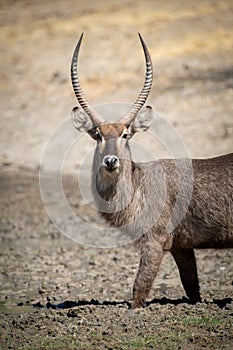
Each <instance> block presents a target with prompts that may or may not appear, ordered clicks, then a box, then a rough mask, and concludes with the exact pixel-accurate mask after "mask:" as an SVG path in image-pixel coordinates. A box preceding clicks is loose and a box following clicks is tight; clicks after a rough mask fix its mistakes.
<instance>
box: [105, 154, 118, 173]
mask: <svg viewBox="0 0 233 350" xmlns="http://www.w3.org/2000/svg"><path fill="white" fill-rule="evenodd" d="M103 165H104V166H105V167H106V168H107V169H109V170H113V169H116V168H117V167H118V166H119V159H118V157H116V156H105V157H104V159H103Z"/></svg>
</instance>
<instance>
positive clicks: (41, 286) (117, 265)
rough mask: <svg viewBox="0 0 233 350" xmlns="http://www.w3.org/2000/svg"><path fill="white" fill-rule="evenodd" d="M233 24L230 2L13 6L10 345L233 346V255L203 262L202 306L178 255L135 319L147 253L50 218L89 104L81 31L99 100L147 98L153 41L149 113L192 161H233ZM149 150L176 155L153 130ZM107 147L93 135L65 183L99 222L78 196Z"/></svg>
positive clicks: (4, 305) (9, 20)
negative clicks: (86, 241) (46, 167)
mask: <svg viewBox="0 0 233 350" xmlns="http://www.w3.org/2000/svg"><path fill="white" fill-rule="evenodd" d="M232 23H233V5H232V1H225V0H223V1H195V2H194V1H179V2H168V1H167V2H166V1H144V2H142V1H141V2H139V1H131V0H128V1H119V0H118V1H113V0H112V1H107V2H106V1H101V0H98V1H95V2H91V1H85V2H83V1H74V0H67V1H65V0H58V1H54V0H50V1H44V2H43V3H39V2H37V1H27V0H22V1H21V0H18V1H12V0H11V1H9V0H8V1H4V0H2V1H1V2H0V42H1V72H0V74H1V80H0V89H1V102H0V104H1V105H0V106H1V107H0V108H1V128H0V191H1V192H0V193H1V197H0V212H1V217H0V220H1V221H0V222H1V224H0V225H1V226H0V229H1V235H0V241H1V243H0V273H1V278H0V313H1V317H0V327H1V328H0V329H1V331H0V332H1V333H0V348H1V349H25V350H26V349H83V350H84V349H85V350H86V349H93V350H94V349H114V350H115V349H231V348H232V347H233V325H232V316H233V301H232V295H233V262H232V261H233V255H232V251H230V250H221V251H218V250H216V251H213V250H203V251H196V252H195V253H196V257H197V264H198V273H199V279H200V285H201V295H202V299H203V302H202V303H198V304H196V305H191V304H190V303H189V302H188V300H187V299H185V297H184V295H185V294H184V291H183V288H182V286H181V283H180V280H179V276H178V271H177V268H176V266H175V263H174V262H173V260H172V258H171V256H170V255H169V254H168V255H167V256H166V257H165V259H164V261H163V263H162V266H161V269H160V272H159V275H158V276H157V278H156V281H155V283H154V287H153V290H152V291H151V294H150V298H149V300H148V303H147V307H146V308H144V309H141V310H137V311H135V312H130V311H129V301H130V300H131V291H132V285H133V280H134V277H135V274H136V271H137V266H138V255H137V252H136V251H135V249H134V248H133V246H132V245H129V246H125V247H119V248H111V249H110V248H108V249H100V248H90V247H87V246H81V245H78V244H77V243H75V242H73V241H71V240H70V239H68V238H67V237H65V236H64V235H63V234H62V233H60V232H59V231H58V230H57V229H56V227H55V226H54V225H53V223H52V222H51V220H50V219H49V218H48V216H47V214H46V211H45V208H44V206H43V203H42V200H41V197H40V189H39V175H38V169H39V164H40V161H41V157H42V155H43V151H44V148H45V146H46V144H47V142H48V141H49V140H50V139H51V136H52V135H53V133H54V131H55V130H56V128H57V127H58V126H60V125H61V124H62V123H63V122H64V121H65V120H66V119H67V118H70V111H71V109H72V107H73V106H75V104H76V101H75V97H74V94H73V91H72V88H71V84H70V77H69V70H70V68H69V67H70V59H71V56H72V52H73V49H74V46H75V44H76V41H77V39H78V37H79V35H80V33H81V32H85V37H84V42H83V47H82V50H81V57H80V79H81V81H82V86H83V89H84V90H85V92H86V95H87V96H88V99H89V100H90V101H92V103H93V104H96V105H98V104H103V103H109V104H111V103H115V102H123V103H131V102H132V101H133V100H134V99H135V97H136V96H137V93H138V91H139V90H140V88H141V85H142V82H143V79H144V61H143V55H142V52H141V48H140V45H139V42H138V38H137V32H141V33H142V35H143V37H144V39H145V40H146V42H147V45H148V47H149V49H150V52H151V56H152V59H153V65H154V70H155V80H154V84H153V88H152V92H151V95H150V98H149V104H150V105H153V107H154V109H155V110H156V112H158V113H160V114H162V115H163V116H164V117H165V118H166V120H167V121H168V122H169V123H170V124H171V125H172V126H173V127H175V128H176V130H177V132H178V134H179V135H180V137H181V139H182V140H183V142H184V143H185V145H186V147H187V150H188V152H189V154H190V156H191V157H198V158H202V157H210V156H215V155H220V154H224V153H228V152H232V148H233V147H232V146H233V141H232V140H233V138H232V131H233V120H232V97H233V90H232V87H233V67H232V54H233V35H232V30H233V24H232ZM112 106H114V105H112ZM109 108H110V112H111V113H113V114H114V113H116V110H115V109H114V108H113V107H112V109H111V106H110V107H109ZM108 110H109V109H108ZM137 140H138V141H140V142H141V143H142V144H143V145H144V147H145V148H147V149H150V150H152V151H153V152H155V154H156V157H164V156H168V151H167V150H166V148H165V147H162V146H161V144H159V142H154V143H153V144H152V142H151V139H150V138H149V137H145V134H144V136H143V135H139V136H138V138H137ZM93 147H94V144H93V142H92V141H91V140H90V139H89V138H88V136H83V138H82V143H81V144H80V143H79V144H78V146H77V147H76V148H75V147H74V150H73V151H72V150H71V152H70V155H69V156H67V159H66V162H65V168H64V174H63V183H64V188H65V193H66V196H67V198H68V201H69V202H70V203H71V205H72V206H73V207H74V208H78V209H79V211H80V212H81V213H82V215H83V216H84V217H85V220H86V221H87V222H89V223H93V224H94V223H95V220H96V218H95V216H93V213H92V211H91V210H89V208H87V206H86V205H85V204H84V201H83V198H82V196H81V193H80V192H79V191H77V190H74V188H76V187H77V180H76V179H77V170H78V169H79V165H81V164H82V162H83V159H84V157H85V156H86V155H87V154H88V152H90V151H91V150H92V149H93ZM59 155H60V154H59V150H58V152H57V157H58V158H59ZM75 186H76V187H75ZM80 231H82V228H81V227H80ZM81 233H82V234H83V235H85V234H88V232H85V231H83V232H81ZM99 239H100V241H101V239H104V237H100V238H99Z"/></svg>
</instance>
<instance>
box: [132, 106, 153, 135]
mask: <svg viewBox="0 0 233 350" xmlns="http://www.w3.org/2000/svg"><path fill="white" fill-rule="evenodd" d="M152 118H153V109H152V107H150V106H145V107H143V108H142V109H141V111H140V112H139V113H138V115H137V116H136V118H135V119H134V121H133V123H132V126H131V127H132V132H133V133H135V132H138V131H146V130H147V129H149V127H150V125H151V122H152Z"/></svg>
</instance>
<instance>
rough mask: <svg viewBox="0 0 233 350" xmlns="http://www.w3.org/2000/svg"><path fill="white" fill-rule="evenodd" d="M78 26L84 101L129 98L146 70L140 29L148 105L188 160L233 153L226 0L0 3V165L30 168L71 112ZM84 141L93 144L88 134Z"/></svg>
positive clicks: (232, 18)
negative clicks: (150, 75) (149, 68)
mask: <svg viewBox="0 0 233 350" xmlns="http://www.w3.org/2000/svg"><path fill="white" fill-rule="evenodd" d="M82 32H84V33H85V36H84V40H83V44H82V48H81V56H80V61H79V71H80V80H81V84H82V87H83V90H84V91H85V94H86V97H87V98H88V100H89V101H91V103H92V104H94V105H97V104H102V103H111V102H124V103H132V102H133V101H134V100H135V98H136V97H137V95H138V92H139V90H140V89H141V86H142V84H143V81H144V72H145V64H144V57H143V53H142V49H141V46H140V43H139V40H138V36H137V33H138V32H140V33H141V34H142V36H143V38H144V40H145V41H146V43H147V45H148V48H149V50H150V53H151V56H152V60H153V65H154V71H155V78H154V83H153V89H152V91H151V94H150V98H149V101H148V103H149V104H150V105H152V106H153V107H154V109H155V110H156V111H158V112H159V113H161V114H162V115H163V116H164V117H165V118H166V119H167V120H168V122H169V123H171V124H172V125H173V126H175V127H176V129H177V131H178V132H179V134H180V135H181V137H182V139H183V140H184V142H185V144H186V145H187V148H188V151H189V153H190V155H191V156H192V157H199V158H201V157H208V156H214V155H219V154H223V153H227V152H230V151H232V146H233V138H232V131H233V118H232V97H233V91H232V87H233V67H232V56H233V3H232V1H231V0H229V1H227V0H222V1H219V0H218V1H217V0H216V1H215V0H208V1H207V0H206V1H205V0H196V1H186V0H185V1H178V2H175V1H160V0H156V1H155V0H153V1H152V0H146V1H135V0H132V1H131V0H128V1H122V0H117V1H114V0H111V1H102V0H96V1H89V0H87V1H85V2H84V1H81V0H79V1H77V0H76V1H75V0H56V1H55V0H45V1H43V2H39V1H36V0H34V1H33V0H31V1H30V0H16V1H12V0H7V1H4V0H1V2H0V43H1V83H0V89H1V91H0V94H1V107H0V108H1V128H0V162H1V163H3V164H8V163H17V164H20V165H25V166H29V167H32V168H35V167H37V166H38V164H39V162H40V159H41V156H42V152H43V150H44V147H45V145H46V143H47V142H48V140H49V138H50V137H51V135H52V134H53V133H54V131H55V129H56V128H57V127H58V126H59V125H60V124H61V123H62V122H64V121H65V120H66V119H67V118H69V117H70V112H71V110H72V108H73V107H74V106H75V105H76V104H77V102H76V98H75V96H74V93H73V90H72V87H71V83H70V61H71V57H72V53H73V50H74V47H75V45H76V42H77V40H78V38H79V36H80V34H81V33H82ZM140 137H141V136H140ZM145 142H146V140H145ZM85 145H88V147H89V146H90V147H93V146H94V144H93V141H92V140H89V138H88V136H85ZM81 153H82V150H80V154H79V153H78V154H76V161H77V163H78V162H79V155H81ZM158 156H164V154H163V150H161V152H160V151H159V150H158ZM165 156H166V155H165Z"/></svg>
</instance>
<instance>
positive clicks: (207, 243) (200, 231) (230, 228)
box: [71, 34, 233, 308]
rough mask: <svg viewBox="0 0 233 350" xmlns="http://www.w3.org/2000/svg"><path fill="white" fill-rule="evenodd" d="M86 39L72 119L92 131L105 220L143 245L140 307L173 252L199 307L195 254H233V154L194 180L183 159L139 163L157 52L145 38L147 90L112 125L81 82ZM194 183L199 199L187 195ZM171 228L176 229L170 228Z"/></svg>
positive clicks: (212, 162) (197, 168)
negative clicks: (135, 146)
mask: <svg viewBox="0 0 233 350" xmlns="http://www.w3.org/2000/svg"><path fill="white" fill-rule="evenodd" d="M82 36H83V35H82ZM82 36H81V37H80V39H79V41H78V44H77V46H76V48H75V51H74V54H73V59H72V64H71V79H72V84H73V89H74V92H75V95H76V97H77V100H78V102H79V104H80V106H81V109H79V108H78V107H75V108H74V109H73V111H72V118H73V123H74V125H75V127H76V128H77V129H78V130H79V131H86V132H88V134H89V135H90V136H91V137H92V138H93V139H94V140H95V141H96V150H95V155H94V160H93V168H92V188H93V193H94V197H95V201H96V203H97V206H98V208H99V210H100V213H101V215H102V216H103V217H104V218H105V219H106V220H107V221H108V222H109V223H110V225H111V226H113V227H118V228H119V230H122V231H123V232H124V233H125V234H128V235H130V236H132V237H136V238H137V239H136V240H135V241H136V245H137V246H138V247H139V250H140V265H139V270H138V273H137V276H136V279H135V282H134V286H133V302H132V308H136V307H140V306H142V305H143V304H144V302H145V300H146V298H147V296H148V294H149V291H150V289H151V286H152V283H153V280H154V279H155V276H156V274H157V272H158V269H159V266H160V263H161V261H162V258H163V256H164V254H165V252H166V251H170V252H171V254H172V256H173V257H174V259H175V262H176V264H177V266H178V269H179V273H180V277H181V281H182V284H183V287H184V289H185V291H186V294H187V296H188V297H189V299H190V300H191V302H193V303H195V302H198V301H200V300H201V298H200V292H199V283H198V277H197V268H196V261H195V255H194V249H195V248H232V247H233V217H232V212H233V206H232V203H233V178H232V171H233V153H231V154H227V155H223V156H219V157H216V158H211V159H193V160H190V163H189V164H191V167H192V172H191V173H192V174H193V177H192V179H190V177H189V176H188V174H189V172H186V171H185V168H184V167H183V169H184V173H182V174H179V171H177V163H176V160H175V159H162V160H157V161H153V162H148V163H135V162H134V161H133V160H132V157H131V153H130V146H129V140H130V138H131V137H132V136H133V135H134V133H136V132H138V131H146V130H147V129H148V128H149V127H150V124H151V120H152V115H153V111H152V108H151V107H149V106H146V107H143V106H144V103H145V101H146V99H147V97H148V95H149V92H150V89H151V86H152V79H153V71H152V62H151V58H150V54H149V51H148V49H147V47H146V44H145V42H144V41H143V39H142V37H141V36H140V34H139V38H140V41H141V44H142V48H143V51H144V54H145V60H146V76H145V83H144V86H143V88H142V90H141V92H140V94H139V96H138V98H137V100H136V101H135V103H134V104H133V105H132V107H131V108H130V109H129V112H128V113H127V115H125V116H124V117H122V118H120V119H119V120H117V121H115V122H114V123H109V122H105V121H104V120H103V119H102V118H101V116H100V115H99V114H98V113H97V112H96V111H95V110H94V108H93V107H92V106H91V105H90V104H89V103H88V102H87V100H86V99H85V97H84V94H83V91H82V89H81V86H80V83H79V78H78V69H77V64H78V55H79V49H80V45H81V41H82ZM181 162H182V161H181ZM178 163H179V162H178ZM184 164H185V163H184ZM187 164H188V163H187ZM181 182H182V184H183V187H182V189H183V194H182V196H181V200H180V201H179V207H180V211H181V212H182V210H183V209H184V208H185V212H184V213H183V214H182V216H181V218H180V219H179V220H178V221H177V222H176V216H175V217H173V219H172V222H171V217H172V215H173V214H174V207H175V204H176V197H177V195H178V192H179V184H180V183H181ZM190 182H192V183H191V189H192V191H191V195H190V196H188V195H187V196H186V195H185V189H186V188H187V191H188V190H190ZM186 197H187V198H188V199H187V198H186ZM187 201H188V204H187ZM178 214H179V210H178ZM178 216H179V215H178ZM169 222H170V227H171V224H173V228H172V230H171V229H168V224H169Z"/></svg>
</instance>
